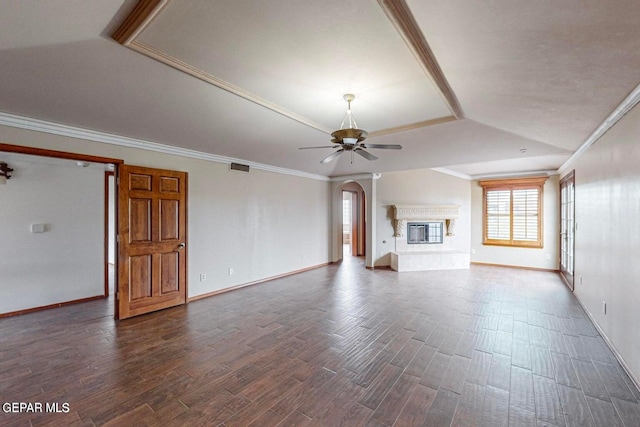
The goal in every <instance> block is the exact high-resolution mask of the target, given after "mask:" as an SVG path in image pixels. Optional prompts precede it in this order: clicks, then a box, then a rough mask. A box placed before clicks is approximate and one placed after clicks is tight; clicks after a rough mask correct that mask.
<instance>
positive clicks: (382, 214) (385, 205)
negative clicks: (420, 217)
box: [376, 169, 471, 266]
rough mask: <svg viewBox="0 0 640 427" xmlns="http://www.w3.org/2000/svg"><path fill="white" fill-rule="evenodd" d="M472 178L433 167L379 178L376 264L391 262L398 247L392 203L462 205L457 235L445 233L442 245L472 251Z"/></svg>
mask: <svg viewBox="0 0 640 427" xmlns="http://www.w3.org/2000/svg"><path fill="white" fill-rule="evenodd" d="M470 185H471V184H470V182H469V181H467V180H465V179H461V178H457V177H454V176H451V175H446V174H443V173H441V172H436V171H433V170H431V169H420V170H413V171H404V172H387V173H384V174H382V177H381V178H380V179H378V181H377V190H378V200H377V223H376V228H377V251H378V252H377V254H376V266H386V265H390V263H391V259H390V255H389V253H390V252H395V251H396V247H395V246H396V238H395V237H393V234H394V228H393V227H394V221H393V207H392V206H393V205H428V204H438V205H459V206H460V211H459V215H460V216H459V218H458V220H457V221H456V226H455V236H445V237H444V244H443V248H446V249H447V250H456V251H462V252H467V253H468V252H469V240H470V217H471V201H470V199H471V190H470Z"/></svg>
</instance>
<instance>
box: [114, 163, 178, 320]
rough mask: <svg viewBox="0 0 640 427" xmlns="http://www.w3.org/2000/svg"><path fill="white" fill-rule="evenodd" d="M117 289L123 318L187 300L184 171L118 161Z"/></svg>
mask: <svg viewBox="0 0 640 427" xmlns="http://www.w3.org/2000/svg"><path fill="white" fill-rule="evenodd" d="M118 175H119V178H120V184H119V186H118V207H119V217H118V223H119V226H118V230H119V232H118V238H119V247H118V261H119V268H118V295H117V298H118V300H117V309H116V318H119V319H125V318H127V317H132V316H137V315H140V314H144V313H149V312H152V311H157V310H161V309H164V308H168V307H173V306H176V305H180V304H184V303H185V302H186V300H187V173H186V172H176V171H169V170H160V169H153V168H145V167H139V166H128V165H122V166H120V168H119V174H118Z"/></svg>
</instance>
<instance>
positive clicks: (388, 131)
mask: <svg viewBox="0 0 640 427" xmlns="http://www.w3.org/2000/svg"><path fill="white" fill-rule="evenodd" d="M456 120H457V119H456V118H455V117H454V116H444V117H437V118H435V119H430V120H423V121H421V122H416V123H409V124H408V125H401V126H394V127H392V128H386V129H380V130H374V131H373V132H369V138H373V137H376V136H382V135H388V134H391V133H396V132H404V131H405V130H411V129H419V128H423V127H427V126H433V125H439V124H440V123H447V122H454V121H456Z"/></svg>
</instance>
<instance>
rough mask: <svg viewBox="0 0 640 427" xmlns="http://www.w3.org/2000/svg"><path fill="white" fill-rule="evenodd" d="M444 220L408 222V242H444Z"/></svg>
mask: <svg viewBox="0 0 640 427" xmlns="http://www.w3.org/2000/svg"><path fill="white" fill-rule="evenodd" d="M442 230H443V227H442V222H409V223H407V244H409V245H429V244H442Z"/></svg>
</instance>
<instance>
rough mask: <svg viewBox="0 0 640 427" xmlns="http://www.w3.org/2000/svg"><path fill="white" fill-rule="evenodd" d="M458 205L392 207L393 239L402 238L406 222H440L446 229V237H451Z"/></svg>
mask: <svg viewBox="0 0 640 427" xmlns="http://www.w3.org/2000/svg"><path fill="white" fill-rule="evenodd" d="M459 209H460V206H458V205H393V219H394V220H395V221H396V227H395V234H394V236H395V237H402V236H404V231H405V229H406V228H407V221H420V220H441V221H444V222H445V226H446V227H447V236H453V235H454V233H453V230H454V228H455V224H456V219H457V218H458V210H459Z"/></svg>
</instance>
